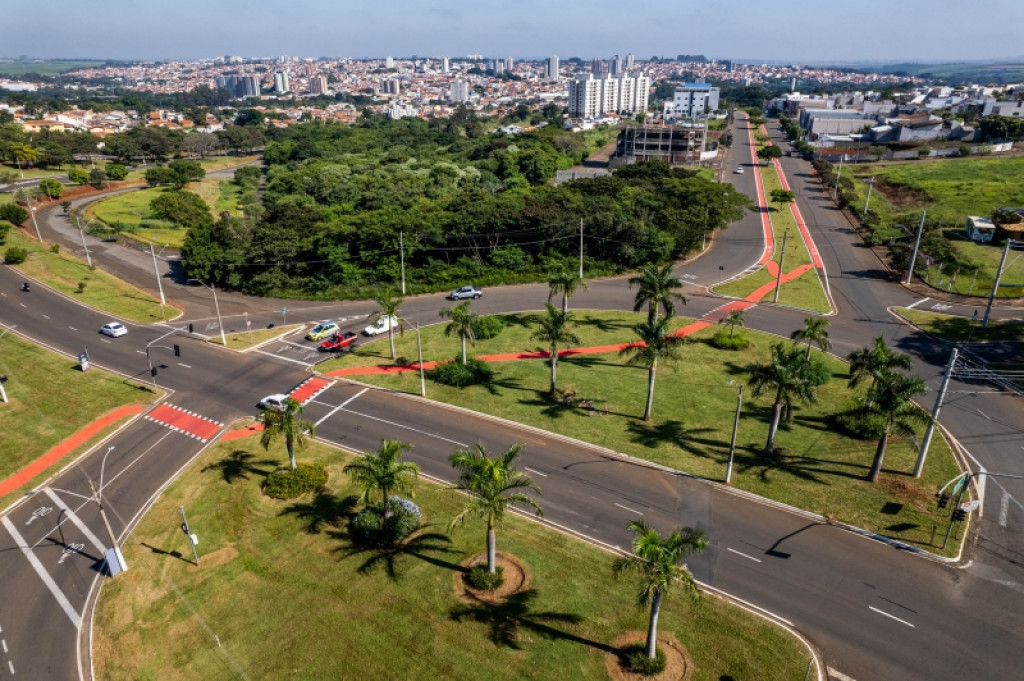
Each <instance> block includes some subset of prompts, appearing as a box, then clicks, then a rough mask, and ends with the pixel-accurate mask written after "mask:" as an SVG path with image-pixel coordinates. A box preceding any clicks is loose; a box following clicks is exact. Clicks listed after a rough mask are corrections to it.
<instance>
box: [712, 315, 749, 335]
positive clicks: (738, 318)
mask: <svg viewBox="0 0 1024 681" xmlns="http://www.w3.org/2000/svg"><path fill="white" fill-rule="evenodd" d="M718 323H719V324H725V325H726V326H728V327H729V338H732V335H733V333H735V332H736V327H737V326H746V325H747V324H746V321H745V320H744V319H743V310H730V311H729V314H728V316H726V317H723V318H722V321H720V322H718Z"/></svg>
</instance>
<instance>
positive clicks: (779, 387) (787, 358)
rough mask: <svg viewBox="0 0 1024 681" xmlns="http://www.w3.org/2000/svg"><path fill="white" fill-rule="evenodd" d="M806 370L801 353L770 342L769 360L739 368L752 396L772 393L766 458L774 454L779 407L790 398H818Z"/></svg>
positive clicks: (806, 365)
mask: <svg viewBox="0 0 1024 681" xmlns="http://www.w3.org/2000/svg"><path fill="white" fill-rule="evenodd" d="M809 367H810V363H809V362H808V361H807V358H806V357H804V354H803V350H801V349H800V348H789V347H786V346H785V345H784V344H782V343H774V344H773V345H772V357H771V359H770V360H769V361H767V362H762V363H757V362H754V363H751V364H748V365H747V366H746V367H744V368H743V371H744V373H746V374H747V376H748V381H747V385H749V386H750V387H751V388H753V391H752V392H753V395H754V397H760V396H761V395H764V394H765V393H767V392H771V391H775V401H774V402H772V420H771V425H769V427H768V441H767V442H766V443H765V445H764V453H765V455H766V456H771V455H772V454H774V453H775V433H776V432H778V430H779V421H780V420H781V419H782V409H783V407H784V406H786V405H788V404H792V401H793V399H798V400H800V401H802V402H814V401H816V400H817V399H818V391H817V386H816V385H815V383H814V381H813V380H811V377H810V376H809V375H808V374H809V372H808V368H809Z"/></svg>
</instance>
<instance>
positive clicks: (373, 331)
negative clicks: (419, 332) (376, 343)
mask: <svg viewBox="0 0 1024 681" xmlns="http://www.w3.org/2000/svg"><path fill="white" fill-rule="evenodd" d="M396 326H398V317H391V318H388V317H384V316H380V317H377V321H376V322H374V323H373V324H370V325H369V326H368V327H366V328H365V329H363V335H364V336H376V335H377V334H379V333H387V332H388V331H389V330H390V329H393V328H395V327H396Z"/></svg>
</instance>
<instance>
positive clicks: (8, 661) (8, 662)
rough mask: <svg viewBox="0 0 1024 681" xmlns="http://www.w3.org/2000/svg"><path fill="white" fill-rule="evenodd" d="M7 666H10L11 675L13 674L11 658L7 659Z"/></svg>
mask: <svg viewBox="0 0 1024 681" xmlns="http://www.w3.org/2000/svg"><path fill="white" fill-rule="evenodd" d="M7 666H8V667H10V669H11V675H12V676H13V675H14V662H12V661H11V660H7Z"/></svg>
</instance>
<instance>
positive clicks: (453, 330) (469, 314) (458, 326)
mask: <svg viewBox="0 0 1024 681" xmlns="http://www.w3.org/2000/svg"><path fill="white" fill-rule="evenodd" d="M469 303H470V301H468V300H467V301H466V302H464V303H459V304H458V305H456V306H455V307H446V308H444V309H443V310H441V317H443V318H444V319H450V320H451V321H450V322H449V323H448V326H446V327H444V335H445V336H458V337H459V338H460V339H462V363H463V364H465V363H466V341H467V340H468V341H469V342H470V343H475V342H476V338H475V337H474V336H473V320H475V319H476V318H477V315H476V313H475V312H473V311H472V310H471V309H470V308H469Z"/></svg>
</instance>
